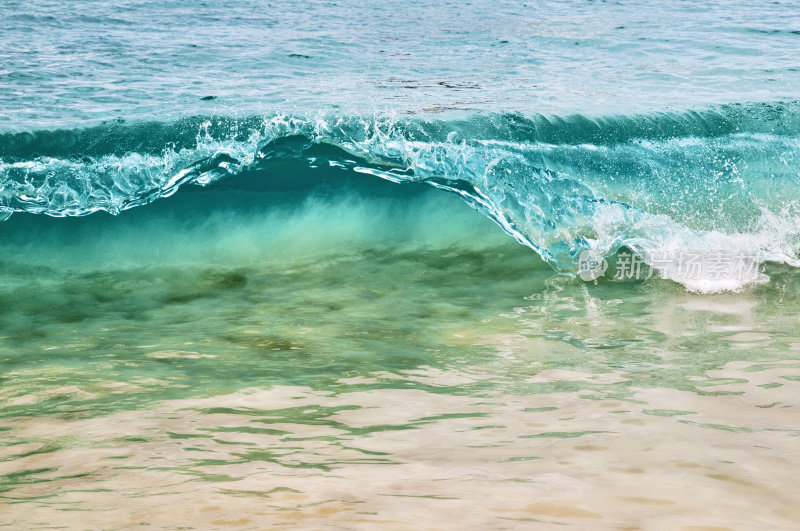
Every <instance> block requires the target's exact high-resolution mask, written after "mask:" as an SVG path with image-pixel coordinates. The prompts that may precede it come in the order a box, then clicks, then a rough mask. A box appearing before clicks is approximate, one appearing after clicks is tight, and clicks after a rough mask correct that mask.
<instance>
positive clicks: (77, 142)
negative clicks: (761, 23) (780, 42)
mask: <svg viewBox="0 0 800 531" xmlns="http://www.w3.org/2000/svg"><path fill="white" fill-rule="evenodd" d="M799 147H800V104H798V103H794V102H791V103H773V104H748V105H727V106H720V107H715V108H711V109H706V110H702V111H690V112H683V113H658V114H647V115H631V116H607V117H594V118H591V117H586V116H581V115H573V116H565V117H558V116H543V115H534V116H524V115H520V114H496V113H495V114H475V115H471V116H461V117H454V118H452V119H436V120H430V119H424V118H419V117H397V116H382V117H374V116H373V117H365V116H344V117H343V116H333V115H318V116H312V117H301V116H287V115H266V116H252V117H249V118H245V119H235V118H230V117H193V118H185V119H181V120H178V121H174V122H138V123H128V122H123V121H119V122H111V123H105V124H102V125H99V126H96V127H91V128H84V129H76V130H53V131H48V130H40V131H33V132H21V133H19V132H15V133H6V134H0V217H3V218H7V217H9V216H10V215H11V214H13V213H14V212H27V213H31V214H46V215H49V216H83V215H86V214H91V213H93V212H97V211H106V212H109V213H112V214H118V213H120V212H122V211H123V210H126V209H129V208H132V207H135V206H141V205H145V204H148V203H150V202H152V201H154V200H155V199H158V198H160V197H166V196H169V195H172V194H173V193H175V192H176V191H177V190H178V189H179V188H180V187H181V186H182V185H184V184H187V183H192V184H197V185H206V184H208V183H210V182H213V181H217V180H219V179H221V178H224V177H225V176H228V175H235V174H242V173H245V172H248V171H252V170H259V171H262V170H264V169H265V168H270V167H274V165H275V163H276V162H280V161H288V160H292V161H297V160H302V161H305V162H306V163H307V164H308V166H309V167H311V168H317V167H339V168H344V169H346V170H348V171H355V172H360V173H367V174H371V175H374V176H376V177H380V178H383V179H387V180H390V181H393V182H396V183H405V182H425V183H428V184H430V185H432V186H434V187H436V188H439V189H443V190H447V191H449V192H453V193H456V194H458V195H459V196H461V197H462V198H463V199H464V200H465V201H466V202H467V203H468V204H469V205H471V206H472V207H473V208H475V209H476V210H478V211H480V212H481V213H483V214H484V215H486V216H488V217H490V218H491V219H493V220H494V221H495V222H497V223H498V224H499V225H500V226H501V227H502V228H503V230H504V231H506V232H507V233H508V234H510V235H511V236H513V237H514V238H515V239H516V240H517V241H519V242H520V243H522V244H524V245H526V246H528V247H530V248H531V249H533V250H535V251H536V252H537V253H538V254H539V255H540V256H541V257H542V258H543V259H544V260H545V261H546V262H548V263H549V264H550V265H552V266H553V267H554V268H555V269H556V270H558V271H560V272H562V273H567V274H580V273H583V272H585V269H584V268H585V263H584V262H585V259H586V256H587V253H590V255H591V256H595V257H597V258H598V259H602V258H603V257H609V256H612V255H614V254H617V253H619V252H620V250H621V249H630V250H632V251H634V252H635V253H636V256H638V257H640V258H641V259H643V260H644V262H645V263H648V264H649V265H650V266H651V267H652V268H653V270H654V271H657V272H658V273H659V274H660V275H661V276H662V277H666V278H671V279H673V280H676V281H678V282H681V283H682V284H684V285H685V286H687V288H689V289H690V290H695V291H718V290H736V289H739V288H741V287H742V286H744V285H746V284H748V283H752V282H763V281H765V280H766V277H765V276H764V275H763V273H760V272H759V271H758V266H759V265H760V264H764V263H766V262H778V263H786V264H789V265H791V266H795V267H797V266H800V261H799V260H798V249H800V230H799V229H798V227H799V226H800V225H798V220H800V186H798V184H800V183H799V182H798V181H800V155H798V152H799V151H800V150H799V149H798V148H799ZM271 165H272V166H271ZM743 260H744V262H746V263H745V264H744V265H746V269H747V271H748V274H747V275H744V276H741V275H740V276H738V277H737V276H735V275H729V274H720V266H719V264H722V265H724V266H725V267H726V268H728V271H731V270H732V269H731V268H734V267H739V268H741V267H742V264H743ZM712 262H714V263H715V264H716V265H715V266H714V267H711V266H709V265H708V264H710V263H712ZM676 264H677V266H676ZM689 264H694V265H696V267H695V266H693V267H692V268H689V267H688V265H689ZM697 264H699V265H697ZM687 272H689V273H691V274H688V273H687ZM740 272H741V271H740ZM694 273H698V274H697V275H695V274H694ZM618 276H620V275H618ZM621 277H625V275H624V274H623V275H621Z"/></svg>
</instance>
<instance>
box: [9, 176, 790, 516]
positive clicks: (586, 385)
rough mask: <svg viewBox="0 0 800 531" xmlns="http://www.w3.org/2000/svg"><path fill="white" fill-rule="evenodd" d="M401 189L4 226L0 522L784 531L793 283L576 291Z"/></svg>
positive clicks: (472, 224)
mask: <svg viewBox="0 0 800 531" xmlns="http://www.w3.org/2000/svg"><path fill="white" fill-rule="evenodd" d="M396 186H397V185H392V184H388V183H387V184H385V185H382V184H376V185H374V187H373V188H371V189H325V188H323V189H317V190H316V191H313V192H307V191H303V192H298V191H297V190H294V191H291V190H290V191H288V192H287V191H286V190H283V191H279V192H276V191H274V190H266V191H264V192H263V193H261V194H260V198H261V199H262V200H263V204H261V206H259V205H258V204H257V203H256V202H254V206H252V208H250V209H242V208H241V207H238V208H237V209H231V208H228V207H226V202H225V201H224V200H222V199H223V198H225V197H228V196H230V197H232V198H234V199H236V198H238V195H237V193H236V191H235V189H231V190H226V189H220V190H217V191H214V190H212V191H211V192H209V191H205V190H204V191H202V192H198V193H197V194H196V195H192V192H188V193H187V194H185V196H183V197H181V196H176V199H169V200H163V201H164V207H163V208H161V209H158V208H150V207H149V208H148V209H140V210H135V211H132V212H131V213H126V214H123V215H122V216H120V217H118V218H111V217H107V218H106V220H105V221H104V222H103V223H98V222H97V218H95V217H88V218H78V219H66V220H65V219H45V218H35V219H33V218H24V217H19V218H14V219H13V220H12V221H9V222H8V227H9V230H8V231H7V232H5V233H4V241H3V244H2V249H3V260H2V265H3V267H2V273H1V274H0V275H1V276H0V304H1V305H2V308H3V310H2V314H0V364H1V365H0V367H1V368H2V374H1V375H0V377H1V378H2V380H0V381H1V382H2V385H1V387H0V401H2V410H1V411H0V416H1V419H0V429H2V431H0V437H1V439H0V440H2V447H1V448H2V449H1V450H0V452H2V453H1V454H0V497H2V500H3V503H4V504H5V505H4V507H5V508H4V510H3V513H2V514H3V516H2V519H0V522H2V523H3V524H5V525H7V526H8V527H10V528H19V527H47V526H51V525H57V524H58V522H59V521H61V519H62V518H63V519H64V522H66V525H67V526H68V527H70V526H73V527H75V526H77V527H80V526H83V527H95V526H97V527H114V528H122V527H126V526H128V525H140V524H150V525H154V526H162V527H164V526H166V527H174V526H176V525H177V524H176V523H180V525H182V526H184V527H191V528H225V527H231V526H233V527H242V528H253V529H256V528H263V527H264V526H266V525H271V524H273V523H284V524H292V525H299V526H301V527H306V526H311V527H316V526H318V525H321V524H322V523H323V522H326V523H330V522H338V523H339V525H341V526H343V527H345V528H349V527H362V526H370V525H376V524H377V523H380V522H384V523H387V522H388V525H390V526H391V525H394V526H399V527H405V526H408V525H412V523H413V521H414V520H413V518H412V519H409V517H410V514H411V513H409V512H408V511H409V508H412V509H413V511H415V512H416V513H415V514H420V515H423V516H424V517H425V518H427V519H428V521H430V522H434V523H435V522H440V523H442V524H444V523H448V525H449V524H452V521H451V520H450V518H451V517H450V516H448V515H450V514H452V512H453V511H454V510H455V511H460V510H464V511H467V510H468V508H469V507H470V506H471V505H473V504H475V503H476V502H478V501H479V500H480V503H483V504H485V507H486V510H485V511H482V512H481V514H480V517H479V518H477V520H474V521H473V520H469V521H466V520H465V521H463V522H462V525H463V526H465V527H473V526H474V527H480V526H483V527H486V526H489V527H501V528H502V527H515V526H518V525H524V523H525V522H528V523H530V522H531V521H540V522H551V523H573V524H575V523H578V524H580V523H581V522H583V523H586V522H587V518H588V519H589V520H588V521H591V522H602V523H603V524H604V525H611V524H614V525H617V524H620V525H621V524H635V523H636V522H639V523H642V522H646V521H647V520H646V519H645V520H642V518H643V515H644V514H649V513H648V512H647V511H644V512H643V507H644V508H645V509H647V508H648V507H649V508H652V507H661V506H662V505H663V506H665V507H669V508H670V509H671V511H666V512H664V513H663V514H662V516H659V517H657V518H656V517H655V516H653V518H655V520H651V521H653V522H657V523H659V524H660V525H665V526H668V527H669V526H681V525H690V524H695V523H698V524H700V523H702V524H707V525H712V524H719V525H727V524H730V523H731V520H733V519H739V520H741V519H742V518H744V519H745V520H743V521H747V522H750V523H752V524H753V525H776V526H778V527H780V526H786V525H788V524H789V522H791V521H792V519H793V518H794V517H795V516H796V509H794V508H793V507H794V505H793V501H791V500H792V499H793V498H792V496H793V493H795V492H796V490H795V486H796V483H786V482H785V481H784V480H783V476H784V475H785V474H786V473H788V469H787V467H788V466H791V465H792V464H793V463H796V462H797V460H798V458H800V454H798V453H797V452H796V448H797V446H796V440H797V439H796V437H797V436H798V435H800V425H798V424H797V423H796V413H795V411H796V407H797V405H798V404H797V401H796V396H797V393H796V391H797V388H796V386H797V385H798V384H800V360H799V359H798V353H800V337H798V333H797V325H796V316H797V314H798V309H800V303H798V299H797V297H796V293H797V292H798V290H799V289H800V285H799V284H798V283H799V282H800V280H798V278H797V276H796V275H792V274H791V273H790V272H789V271H788V270H787V271H782V270H780V269H773V270H770V271H768V272H767V273H768V274H770V275H771V277H772V279H771V282H770V283H769V284H765V285H760V286H756V287H753V288H750V289H748V290H746V291H743V292H741V293H729V294H720V295H692V294H688V293H687V292H686V291H685V290H684V289H683V287H681V286H680V285H678V284H675V283H672V282H669V281H666V280H659V279H657V278H653V279H650V280H647V281H643V282H641V281H640V282H614V281H611V280H608V279H603V280H602V281H601V282H599V283H586V282H583V281H581V280H579V279H573V278H570V277H564V276H558V275H555V274H554V273H553V271H552V270H551V269H550V268H549V267H547V266H546V265H544V264H543V263H542V262H541V261H540V260H539V259H538V257H536V256H535V254H534V253H532V252H531V251H530V250H529V249H527V248H525V247H523V246H520V245H518V244H517V243H515V242H513V241H512V240H511V239H509V238H508V237H507V236H505V235H504V234H503V233H502V231H500V229H499V228H498V227H496V226H495V225H494V224H493V223H491V222H490V221H488V220H487V219H485V218H483V217H482V216H480V215H479V214H477V213H475V212H474V211H472V210H470V209H469V208H468V207H467V206H466V205H464V204H463V203H462V202H461V201H460V200H459V199H458V198H456V197H455V196H450V195H445V194H441V193H439V192H435V191H428V190H427V189H425V188H422V187H421V186H422V185H419V186H420V187H419V188H415V187H414V185H409V186H408V187H407V188H406V187H400V188H399V190H400V192H396V190H395V188H389V187H396ZM397 193H400V194H401V197H398V196H396V194H397ZM209 195H210V196H211V197H216V198H218V199H220V202H219V205H218V206H217V207H215V208H212V209H210V211H209V212H203V213H202V214H197V212H198V210H197V209H196V206H197V205H196V203H195V202H196V201H203V200H205V198H206V197H208V196H209ZM145 211H146V212H145ZM139 212H141V213H139ZM137 213H138V214H137ZM167 228H168V229H169V230H166V229H167ZM626 470H627V472H626ZM720 478H721V479H720ZM359 485H363V486H364V487H363V488H361V487H359ZM688 486H692V488H693V489H695V490H694V491H693V492H694V495H687V491H686V488H687V487H688ZM512 487H513V488H512ZM486 489H490V492H491V494H490V495H487V494H486V492H488V491H487V490H486ZM154 495H157V498H153V496H154ZM721 499H724V500H726V501H724V502H722V501H720V500H721ZM642 500H645V501H642ZM647 500H650V501H647ZM653 500H655V501H653ZM763 500H770V505H769V507H768V508H766V509H765V508H763V507H761V508H760V509H758V510H757V511H756V510H754V509H755V506H756V505H758V504H759V503H763ZM719 503H722V504H723V506H724V507H726V510H725V511H724V512H722V513H714V512H709V511H708V505H703V504H719ZM654 504H655V505H654ZM177 507H179V509H178V508H177ZM104 511H111V513H104ZM59 515H65V516H63V517H62V516H59ZM76 515H77V516H76ZM110 522H114V524H113V525H111V526H109V523H110ZM370 522H371V524H370Z"/></svg>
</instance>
